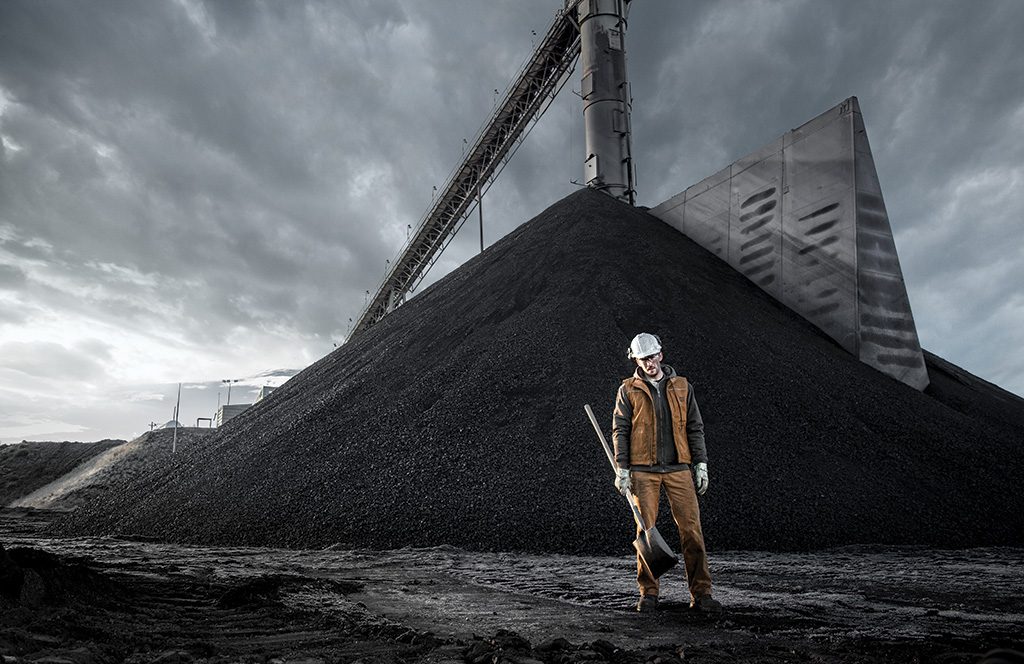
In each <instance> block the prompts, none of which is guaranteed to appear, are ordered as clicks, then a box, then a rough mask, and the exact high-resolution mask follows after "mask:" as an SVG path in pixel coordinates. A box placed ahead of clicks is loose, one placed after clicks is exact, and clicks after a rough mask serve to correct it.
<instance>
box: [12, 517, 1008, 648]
mask: <svg viewBox="0 0 1024 664" xmlns="http://www.w3.org/2000/svg"><path fill="white" fill-rule="evenodd" d="M47 518H48V517H47V516H46V515H45V514H40V513H38V512H27V511H19V510H5V511H3V512H2V514H0V533H3V535H2V536H0V538H2V543H3V544H4V545H5V547H6V548H7V549H8V550H9V551H10V552H11V553H12V555H14V556H18V557H20V558H19V559H21V560H23V561H30V562H31V561H33V560H34V561H35V562H34V563H32V564H34V565H36V566H37V568H38V572H32V571H30V572H28V573H27V577H26V582H25V584H24V588H23V590H22V593H21V597H20V600H19V601H18V602H16V603H11V602H10V601H8V602H7V603H6V604H3V605H2V606H3V609H4V610H3V613H2V615H0V654H2V655H3V656H4V659H3V661H4V662H5V663H6V662H28V661H37V662H45V663H47V664H58V663H59V662H74V663H76V664H89V663H92V662H120V661H128V662H157V661H159V662H164V663H168V662H236V661H238V662H271V661H277V662H356V661H360V662H364V663H369V662H442V661H452V662H467V663H469V664H485V663H486V664H497V663H498V662H502V661H508V662H523V663H528V662H534V661H538V660H539V661H541V662H545V663H547V664H566V663H568V662H604V661H608V662H615V663H620V662H621V663H627V662H651V663H652V664H673V663H675V662H676V661H678V660H684V661H687V662H736V661H743V662H833V661H836V662H948V663H952V662H976V661H979V660H980V659H981V658H982V656H983V655H984V654H985V653H986V652H988V651H990V650H991V649H994V648H1015V649H1018V650H1021V649H1024V637H1022V635H1024V596H1022V592H1021V589H1022V588H1024V550H1021V549H1011V548H982V549H970V550H937V549H925V548H907V547H885V548H882V547H853V548H842V549H833V550H829V551H824V552H817V553H804V554H793V553H763V552H737V551H730V552H718V553H716V552H712V572H713V574H714V576H715V581H716V584H717V585H716V595H717V596H718V597H719V598H720V599H721V600H722V602H723V603H724V604H725V605H726V610H725V611H724V612H723V613H722V614H721V615H717V616H712V615H702V614H698V613H695V612H692V611H690V610H689V609H688V608H687V605H686V599H687V598H686V593H685V590H684V584H683V579H682V577H681V571H680V570H678V569H676V570H672V571H670V572H669V573H668V574H667V575H666V577H665V583H664V586H663V598H664V600H665V601H664V604H663V610H662V611H660V612H659V613H657V614H655V615H640V614H637V613H636V612H635V611H634V610H633V603H634V601H635V598H634V593H635V591H634V585H633V581H632V579H631V576H632V573H633V569H632V562H631V560H630V559H629V556H628V555H626V553H625V552H624V554H623V555H622V556H618V557H607V556H600V557H579V556H564V555H527V554H510V553H477V552H469V551H464V550H460V549H455V548H451V547H439V548H430V549H401V550H393V551H371V550H330V549H327V550H317V551H311V550H298V551H295V550H282V549H261V548H199V547H189V546H178V545H173V546H172V545H165V544H159V543H155V542H146V541H137V540H130V539H118V538H67V539H52V538H46V537H43V536H41V535H40V530H41V525H42V524H43V523H44V522H45V521H46V519H47ZM39 551H43V552H47V553H50V554H55V555H56V556H58V557H59V559H60V568H59V569H57V568H54V567H53V565H52V564H51V565H50V567H49V569H47V565H46V564H44V562H45V561H43V562H41V561H42V559H43V558H45V554H42V553H39Z"/></svg>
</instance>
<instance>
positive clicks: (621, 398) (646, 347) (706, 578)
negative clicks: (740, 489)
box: [612, 332, 722, 612]
mask: <svg viewBox="0 0 1024 664" xmlns="http://www.w3.org/2000/svg"><path fill="white" fill-rule="evenodd" d="M629 357H630V359H632V360H634V361H635V362H636V365H637V368H636V371H635V373H634V374H633V376H631V377H630V378H627V379H626V380H624V381H622V386H621V387H619V391H618V394H617V395H616V398H615V414H614V416H613V418H612V440H613V442H614V444H615V464H616V466H617V469H616V478H615V486H616V488H617V489H618V490H619V492H620V493H622V494H623V495H625V494H626V491H627V489H632V491H633V493H634V494H635V495H636V497H637V499H638V501H639V503H640V514H641V515H642V516H643V520H644V523H645V524H646V525H647V527H648V528H650V527H652V526H654V524H655V521H656V520H657V518H658V500H659V497H660V495H661V488H662V487H665V492H666V493H667V494H668V501H669V505H670V506H671V508H672V517H673V518H674V519H675V522H676V526H677V527H678V528H679V540H680V542H681V544H682V548H683V561H684V562H685V566H686V579H687V582H688V583H689V586H690V606H691V607H692V608H695V609H698V610H702V611H714V612H718V611H721V610H722V605H721V604H720V603H719V602H718V601H717V600H715V599H713V598H712V597H711V573H710V572H709V570H708V557H707V552H706V551H705V549H704V535H703V533H702V532H701V528H700V508H699V507H698V505H697V494H700V495H704V492H705V491H707V489H708V463H707V461H708V458H707V451H706V449H705V446H704V422H703V420H701V417H700V410H698V408H697V400H696V398H695V397H694V394H693V388H692V386H690V384H689V382H688V381H687V380H686V379H685V378H683V377H682V376H677V375H676V372H675V370H674V369H673V368H672V367H670V366H669V365H667V364H662V363H661V362H662V359H663V357H664V356H663V355H662V352H661V339H659V338H658V337H657V336H655V335H653V334H647V333H646V332H642V333H640V334H638V335H636V336H635V337H633V341H631V342H630V344H629ZM691 468H692V475H691ZM695 485H696V486H695ZM636 562H637V574H636V578H637V584H638V585H639V586H640V600H639V601H638V602H637V605H636V609H637V611H654V610H656V609H657V608H658V590H659V584H658V579H656V578H654V576H653V575H652V574H651V571H650V569H648V567H647V565H646V564H644V561H643V559H642V558H641V557H640V556H639V554H638V555H637V557H636Z"/></svg>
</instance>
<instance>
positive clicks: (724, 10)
mask: <svg viewBox="0 0 1024 664" xmlns="http://www.w3.org/2000/svg"><path fill="white" fill-rule="evenodd" d="M561 4H562V3H561V2H560V0H530V1H529V2H522V3H479V2H464V1H461V0H439V1H438V2H429V3H425V2H399V1H397V0H352V1H350V2H345V3H334V2H319V1H310V2H302V3H300V2H282V3H269V4H267V3H238V2H231V1H227V0H225V1H219V0H218V1H206V2H202V1H201V0H189V2H175V3H170V2H169V3H125V2H113V1H111V2H106V1H102V0H97V1H96V2H92V3H90V4H89V5H78V4H75V3H64V2H51V1H49V0H44V1H39V0H35V1H27V0H25V1H22V0H8V1H7V2H3V3H0V89H2V91H3V96H4V97H5V98H6V99H8V100H9V104H8V105H7V106H6V108H4V109H3V110H2V111H0V133H2V134H3V135H4V136H6V137H8V140H10V141H11V142H12V143H13V144H16V145H17V146H19V147H20V148H21V149H20V150H12V149H5V150H4V151H3V153H2V154H0V160H2V161H0V224H2V225H3V226H2V227H3V228H5V229H7V228H12V229H14V231H15V232H14V235H13V236H9V234H8V235H2V234H0V237H6V238H7V241H6V242H5V244H4V245H3V250H4V251H5V252H6V254H5V256H7V257H9V259H10V260H9V261H8V262H9V263H11V264H12V265H13V266H14V269H15V270H21V271H22V272H23V273H24V272H28V278H27V280H22V278H21V277H19V276H18V274H17V272H14V271H11V270H10V269H7V270H6V271H0V283H4V279H7V281H6V283H7V284H8V287H9V288H14V289H15V292H17V293H18V296H19V297H20V299H21V301H22V302H24V303H26V304H28V303H29V302H31V303H32V306H34V307H41V308H43V310H45V311H48V312H61V313H62V315H63V316H64V317H65V318H66V319H67V320H69V321H77V320H91V321H97V322H103V323H121V324H125V325H131V326H133V329H137V330H139V331H140V332H141V333H143V334H145V333H147V331H152V334H153V336H154V338H164V337H163V336H162V335H164V334H166V330H172V331H173V334H175V335H178V337H176V338H177V342H181V343H184V344H186V345H193V346H196V347H202V346H208V345H209V344H212V343H216V342H217V341H218V340H221V339H223V338H224V336H225V333H226V331H228V330H232V329H237V328H246V329H250V330H253V331H254V333H256V332H258V331H259V330H267V331H269V330H279V331H280V330H284V331H286V334H287V335H288V336H289V337H290V338H301V339H306V340H308V341H306V342H302V343H305V344H307V345H308V348H303V350H304V352H307V353H309V354H312V355H315V354H316V352H320V351H316V350H312V349H314V348H319V346H318V344H323V345H324V346H325V348H326V349H329V343H327V341H328V340H329V339H337V337H338V336H339V334H340V333H343V332H344V331H345V329H346V328H347V326H348V319H349V318H353V317H355V316H356V315H358V313H359V312H360V310H361V305H362V303H363V298H364V294H365V291H366V290H371V291H372V290H374V289H375V288H376V286H377V284H378V283H379V282H380V279H381V277H382V276H383V273H384V265H385V262H384V261H385V259H393V258H394V256H395V253H396V251H397V250H398V249H399V246H400V245H401V243H402V240H403V239H404V237H405V229H406V226H407V225H408V224H413V225H415V224H416V223H417V222H418V220H419V219H420V217H421V215H422V213H423V212H424V211H425V209H426V208H427V206H428V204H429V203H430V198H431V190H432V187H433V186H437V187H439V188H440V187H441V186H442V185H443V183H444V180H445V177H446V176H447V175H448V174H449V173H450V171H451V169H452V168H453V167H454V166H455V165H456V163H457V162H458V160H459V159H460V157H461V154H462V153H461V150H462V146H463V139H464V138H465V139H468V140H471V139H472V138H473V136H474V135H475V133H476V131H477V130H478V129H479V127H480V124H481V123H482V122H483V121H484V119H485V118H486V117H487V116H488V115H489V113H490V112H491V110H492V107H493V104H494V102H495V97H494V94H493V90H494V89H495V88H497V89H499V90H504V88H505V86H506V85H507V84H508V83H509V81H510V79H511V77H512V76H513V75H514V74H515V73H516V72H517V69H518V67H519V66H520V65H521V64H522V62H523V60H524V59H525V58H526V57H527V56H528V55H529V53H530V48H531V44H530V42H531V39H536V38H539V36H540V35H541V34H543V31H544V30H545V29H546V28H547V26H548V24H549V22H550V20H551V18H552V17H553V15H554V12H555V10H556V9H558V8H559V7H560V6H561ZM1020 25H1024V5H1022V4H1021V3H1019V2H1011V1H1007V0H981V1H980V2H978V3H962V2H953V1H951V0H939V1H938V2H936V1H934V0H908V1H907V2H901V3H890V2H886V1H883V0H866V1H865V2H858V3H848V2H839V1H838V0H821V1H813V2H812V1H810V0H783V1H780V2H772V3H764V2H753V1H745V0H737V1H735V2H711V1H709V0H694V1H688V2H685V3H681V2H675V1H671V0H645V1H644V2H637V3H631V10H630V17H629V33H628V35H627V47H628V68H629V74H630V79H631V83H632V91H633V97H634V105H633V111H634V116H633V128H634V154H635V156H636V163H637V171H638V176H639V181H638V185H639V194H640V202H641V203H643V204H647V205H653V204H656V203H658V202H660V201H661V200H664V199H665V198H667V197H669V196H671V195H673V194H675V193H677V192H678V191H680V190H681V189H683V188H684V187H686V186H688V185H690V184H693V183H694V182H696V181H698V180H700V179H702V178H703V177H705V176H707V175H709V174H711V173H712V172H714V171H716V170H718V169H720V168H722V167H724V166H726V165H727V164H729V163H730V162H731V161H733V160H735V159H736V158H738V157H740V156H742V155H743V154H746V153H748V152H750V151H752V150H754V149H756V148H758V147H760V146H761V145H763V144H765V143H766V142H768V141H769V140H772V139H774V138H776V137H777V136H779V135H781V134H782V133H784V132H785V131H786V130H788V129H790V128H792V127H794V126H796V125H799V124H801V123H803V122H805V121H806V120H808V119H810V118H812V117H814V116H815V115H817V114H819V113H821V112H822V111H824V110H826V109H827V108H829V107H831V106H832V105H834V104H836V103H838V102H839V101H841V100H842V99H843V98H845V97H846V96H848V95H851V94H856V95H858V97H859V98H860V102H861V107H862V110H863V111H864V115H865V120H866V122H867V128H868V133H869V135H870V138H871V142H872V147H873V148H874V152H875V157H876V163H877V166H878V170H879V175H880V177H881V180H882V188H883V192H884V194H885V198H886V203H887V206H888V209H889V213H890V218H891V220H892V223H893V228H894V230H895V232H896V234H897V239H898V244H899V248H900V252H901V258H902V259H903V266H904V272H905V276H906V277H907V282H908V287H909V288H910V290H911V295H912V298H914V297H917V298H919V299H920V301H921V302H922V303H927V304H926V305H925V304H922V306H920V307H917V306H916V307H915V311H918V310H919V311H920V312H921V314H920V316H919V321H918V322H919V326H922V328H923V329H924V330H940V329H945V326H948V325H962V324H963V322H964V320H965V316H966V315H967V314H965V313H963V312H968V313H969V315H970V316H971V317H973V319H975V320H978V321H983V322H982V323H979V326H978V327H976V328H972V334H973V335H975V337H974V339H975V340H977V339H978V338H985V337H994V336H997V334H998V332H999V329H1001V328H1000V326H1005V325H1007V324H1008V323H1007V321H1008V320H1010V321H1015V320H1017V318H1016V316H1019V314H1013V313H1012V311H1013V305H1012V298H1010V297H1009V289H1010V286H1008V285H1006V284H1008V283H1010V281H1009V280H1019V279H1021V277H1022V275H1021V271H1020V265H1021V262H1022V261H1021V259H1020V257H1019V256H1018V255H1017V254H1015V253H1014V251H1013V247H1014V246H1016V244H1019V243H1014V242H1011V241H1010V239H1012V238H1015V237H1018V236H1019V230H1016V229H1017V227H1018V226H1019V218H1020V216H1021V212H1020V210H1021V208H1022V206H1024V202H1022V201H1021V200H1020V199H1019V197H1012V196H1011V197H1003V198H996V197H994V194H992V193H985V192H979V191H966V190H963V189H962V188H960V187H959V185H960V184H962V183H964V182H970V181H974V180H976V179H977V178H978V174H979V173H985V172H993V173H1006V174H1012V173H1014V172H1019V169H1020V164H1021V163H1024V143H1021V142H1020V141H1012V140H1008V139H1007V137H1008V136H1016V135H1017V134H1019V131H1020V129H1019V128H1020V123H1021V122H1022V121H1024V120H1022V114H1024V111H1022V110H1021V109H1022V108H1024V92H1022V91H1024V81H1022V76H1024V66H1022V64H1021V57H1020V56H1019V54H1018V52H1017V51H1018V49H1017V47H1016V40H1017V34H1016V33H1017V32H1018V30H1014V29H1013V26H1020ZM468 26H471V29H469V27H468ZM531 30H532V31H535V32H536V33H537V37H533V36H532V35H531V34H530V33H531ZM579 75H580V72H579V69H578V67H577V70H576V72H575V73H574V74H573V76H572V78H571V79H570V81H569V83H568V85H567V86H566V87H567V88H569V89H578V88H579ZM569 89H566V90H563V91H562V93H561V94H560V96H559V97H558V98H557V99H556V100H555V102H554V103H553V104H552V106H551V109H550V110H549V111H548V113H547V114H546V115H545V116H544V117H543V118H541V120H540V122H538V123H537V125H536V126H535V127H534V128H533V133H532V134H531V135H530V137H529V138H528V139H527V140H526V142H525V143H524V144H523V145H522V146H521V147H520V149H519V151H518V153H517V154H516V156H515V158H514V159H513V160H512V161H511V162H510V163H509V165H508V167H507V168H506V169H505V171H504V172H503V173H502V175H501V177H500V178H499V180H498V181H497V182H496V183H495V184H494V186H493V187H492V188H491V190H490V191H489V192H488V194H487V196H486V197H485V200H484V226H485V236H486V238H487V243H488V244H490V243H492V242H494V241H495V240H496V239H497V238H498V237H501V236H503V235H504V234H506V233H507V232H509V231H510V230H512V229H513V228H514V227H515V226H516V225H518V224H519V223H521V222H522V221H524V220H526V219H528V218H529V217H530V216H532V215H533V214H536V213H537V212H539V211H541V210H542V209H544V208H545V207H546V206H547V205H549V204H550V203H552V202H553V201H555V200H557V199H558V198H560V197H562V196H564V195H566V194H568V193H570V192H571V191H573V190H574V189H575V188H576V185H574V184H572V183H570V180H571V179H578V178H580V177H581V171H582V152H583V144H582V143H583V141H582V109H581V106H580V101H579V99H578V97H576V96H574V95H572V93H571V92H570V91H569ZM1014 169H1018V170H1017V171H1014ZM1010 177H1011V176H1010V175H1007V181H1008V182H1012V181H1011V180H1010ZM1008 186H1009V185H1008ZM983 196H989V198H990V202H988V203H986V201H985V200H984V198H982V197H983ZM477 232H478V231H477V227H476V218H475V216H474V217H472V218H471V219H469V220H468V221H467V223H466V226H465V227H464V228H463V230H462V231H461V232H460V233H459V235H458V236H457V237H456V238H455V239H454V240H453V241H452V243H451V245H450V246H449V248H448V249H447V250H446V252H445V254H444V256H443V257H442V259H441V260H440V261H439V263H438V265H437V266H436V267H435V268H434V270H432V272H431V274H430V276H429V278H428V279H427V280H426V282H425V283H424V286H425V285H427V284H429V283H431V282H432V281H433V280H436V279H437V278H439V277H441V276H443V274H444V273H445V271H446V270H449V269H452V268H454V267H456V266H457V265H459V264H461V263H462V262H463V261H465V260H467V259H468V258H470V257H472V256H473V255H475V254H476V252H477V251H478V250H479V245H478V241H479V240H478V236H477ZM938 257H941V260H939V259H938ZM104 264H111V265H116V266H120V267H123V268H125V269H127V270H136V271H138V272H139V273H141V274H143V275H145V277H146V279H145V280H144V281H143V282H141V283H136V282H133V281H132V280H131V279H130V278H128V277H127V276H126V273H118V272H116V271H113V272H111V271H107V272H105V271H104V270H103V269H102V268H100V267H98V266H102V265H104ZM30 265H31V266H34V267H32V268H30V267H29V266H30ZM993 267H995V268H998V269H995V270H990V268H993ZM33 269H38V270H39V271H40V272H39V273H38V274H44V273H46V274H50V273H51V272H52V273H53V274H59V275H60V276H61V279H60V280H58V281H57V282H55V283H53V284H51V283H41V282H39V281H38V280H34V278H33V272H32V270H33ZM986 280H989V281H991V282H992V283H991V285H987V286H986V285H984V284H985V282H986ZM1017 283H1020V281H1017ZM949 284H960V286H959V287H960V288H962V295H961V297H963V298H964V300H965V301H969V302H970V305H969V306H965V307H964V308H963V310H962V311H961V312H953V313H950V312H947V311H939V309H940V308H941V307H939V306H936V305H933V304H932V303H933V302H934V301H936V300H935V294H936V293H940V292H941V289H942V288H944V287H948V286H949ZM0 315H6V316H7V317H8V318H10V316H11V312H5V313H4V314H0ZM21 320H25V319H24V317H22V318H21ZM8 324H10V323H8ZM1017 324H1018V325H1019V324H1020V321H1018V322H1017ZM266 333H267V334H271V335H272V333H271V332H266ZM924 336H926V335H925V334H923V337H924ZM939 336H940V341H941V343H940V344H939V346H937V347H934V348H933V349H934V350H935V351H936V352H939V353H940V354H944V353H946V352H947V351H948V353H949V354H950V357H949V358H948V359H950V360H952V361H954V362H955V361H956V360H957V356H958V354H959V356H963V354H964V353H966V352H967V351H966V350H965V346H964V345H963V344H961V345H954V343H953V342H952V341H949V340H948V339H947V335H939ZM982 345H983V344H981V343H977V341H975V346H979V347H980V346H982ZM990 355H994V354H993V353H990ZM972 357H973V356H972ZM972 361H973V360H972ZM995 364H998V363H996V362H994V361H993V362H990V363H989V364H988V365H986V366H994V365H995ZM1003 364H1004V365H1005V366H1014V365H1013V362H1012V361H1009V360H1008V361H1006V362H1004V363H1003ZM1000 375H1003V374H1000ZM1017 375H1019V374H1017ZM1018 380H1024V378H1022V379H1018ZM1018 389H1024V386H1022V388H1018Z"/></svg>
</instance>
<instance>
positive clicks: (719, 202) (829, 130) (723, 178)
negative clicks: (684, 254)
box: [651, 97, 928, 389]
mask: <svg viewBox="0 0 1024 664" xmlns="http://www.w3.org/2000/svg"><path fill="white" fill-rule="evenodd" d="M727 194H728V197H727ZM651 214H653V215H654V216H656V217H659V218H661V219H663V220H665V221H666V222H667V223H669V224H670V225H672V226H673V227H674V228H676V229H678V230H680V231H681V232H683V233H684V234H686V235H687V236H689V237H690V238H691V239H693V240H695V241H696V242H697V243H699V244H701V245H702V246H704V247H705V248H706V249H708V250H710V251H712V252H713V253H715V254H716V255H717V256H719V257H720V258H722V260H725V261H727V262H728V263H729V264H730V265H731V266H732V267H733V268H735V269H736V270H737V271H739V272H741V273H742V274H744V275H745V276H747V278H748V279H750V280H751V281H753V282H754V283H755V284H757V285H758V286H760V287H761V288H762V289H764V290H765V291H767V292H768V293H770V294H771V295H772V296H773V297H775V298H776V299H778V300H780V301H781V302H782V303H784V304H785V305H786V306H788V307H789V308H790V309H792V310H794V311H796V312H797V313H799V314H800V315H802V316H803V317H804V318H806V319H807V320H809V321H810V322H812V323H814V324H815V325H816V326H818V327H819V328H820V329H821V330H822V331H824V332H825V333H827V334H828V335H829V336H830V337H832V338H833V339H834V340H835V341H836V342H837V343H839V344H840V345H841V346H842V347H843V348H845V349H846V350H847V351H849V352H850V353H852V354H853V355H856V356H857V357H858V358H859V359H860V360H861V361H862V362H864V363H866V364H868V365H870V366H872V367H874V368H876V369H878V370H879V371H882V372H883V373H886V374H888V375H889V376H892V377H893V378H895V379H897V380H900V381H902V382H904V383H906V384H908V385H910V386H912V387H915V388H916V389H924V387H926V386H927V385H928V373H927V370H926V369H925V365H924V357H923V354H922V352H921V347H920V343H919V342H918V337H917V329H916V327H915V325H914V319H913V315H912V314H911V312H910V303H909V299H908V298H907V293H906V287H905V284H904V282H903V275H902V272H901V270H900V265H899V258H898V256H897V254H896V246H895V243H894V242H893V238H892V230H891V228H890V226H889V218H888V216H887V214H886V212H885V203H884V201H883V200H882V193H881V189H880V187H879V184H878V176H877V174H876V172H875V166H874V161H873V159H872V157H871V149H870V147H869V145H868V141H867V133H866V131H865V130H864V123H863V120H862V118H861V115H860V108H859V106H858V104H857V99H856V98H855V97H851V98H849V99H847V100H845V101H844V102H842V103H841V104H839V105H837V106H835V107H834V108H832V109H830V110H828V111H826V112H825V113H822V114H821V115H819V116H818V117H816V118H814V119H813V120H811V121H809V122H807V123H805V124H804V125H802V126H800V127H798V128H797V129H794V130H792V131H790V132H787V133H786V134H784V135H783V136H782V137H781V138H779V139H777V140H775V141H773V142H772V143H769V144H768V145H766V146H764V147H763V148H761V149H760V150H757V151H756V152H754V153H752V154H750V155H747V156H746V157H744V158H742V159H740V160H738V161H736V162H735V163H733V164H732V165H731V166H730V167H728V168H726V169H723V170H722V171H719V172H718V173H716V174H715V175H712V176H710V177H709V178H706V179H705V180H703V181H702V182H700V183H698V184H696V185H693V186H692V187H689V188H687V189H686V190H685V191H683V192H682V193H681V194H678V195H676V196H674V197H672V198H671V199H669V200H668V201H666V202H665V203H662V204H661V205H658V206H656V207H654V208H652V209H651Z"/></svg>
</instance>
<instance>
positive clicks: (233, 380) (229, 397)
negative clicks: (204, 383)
mask: <svg viewBox="0 0 1024 664" xmlns="http://www.w3.org/2000/svg"><path fill="white" fill-rule="evenodd" d="M241 380H242V379H241V378H225V379H224V380H222V381H220V382H222V383H227V384H228V402H227V403H226V404H225V405H231V383H238V382H241Z"/></svg>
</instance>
